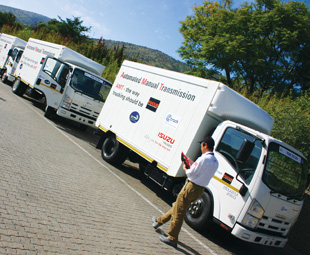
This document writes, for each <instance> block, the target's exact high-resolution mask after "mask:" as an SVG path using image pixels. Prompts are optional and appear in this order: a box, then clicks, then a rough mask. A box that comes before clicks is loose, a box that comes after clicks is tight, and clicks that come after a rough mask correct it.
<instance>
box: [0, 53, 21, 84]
mask: <svg viewBox="0 0 310 255" xmlns="http://www.w3.org/2000/svg"><path fill="white" fill-rule="evenodd" d="M23 52H24V49H23V48H20V47H14V48H13V49H10V50H9V52H8V58H7V60H6V62H5V65H4V66H3V68H2V69H1V74H2V82H3V83H13V82H14V80H15V76H14V73H15V71H16V68H17V66H18V63H19V61H20V59H21V57H22V55H23Z"/></svg>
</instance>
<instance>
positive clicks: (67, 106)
mask: <svg viewBox="0 0 310 255" xmlns="http://www.w3.org/2000/svg"><path fill="white" fill-rule="evenodd" d="M71 103H72V99H71V98H70V97H69V96H68V95H67V94H66V95H65V98H64V100H63V101H62V107H63V108H65V109H67V110H70V107H71Z"/></svg>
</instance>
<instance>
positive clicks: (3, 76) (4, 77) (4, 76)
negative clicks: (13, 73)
mask: <svg viewBox="0 0 310 255" xmlns="http://www.w3.org/2000/svg"><path fill="white" fill-rule="evenodd" d="M1 80H2V82H3V83H4V84H7V83H8V77H7V75H6V73H4V74H3V75H2V78H1Z"/></svg>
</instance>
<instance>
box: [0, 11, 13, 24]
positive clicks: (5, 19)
mask: <svg viewBox="0 0 310 255" xmlns="http://www.w3.org/2000/svg"><path fill="white" fill-rule="evenodd" d="M15 22H16V17H15V15H14V14H12V13H4V12H0V28H1V27H2V26H3V25H10V26H13V25H14V24H15Z"/></svg>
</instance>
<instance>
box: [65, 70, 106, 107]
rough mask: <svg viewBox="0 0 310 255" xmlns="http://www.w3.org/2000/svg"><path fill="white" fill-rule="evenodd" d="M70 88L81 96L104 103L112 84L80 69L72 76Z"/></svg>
mask: <svg viewBox="0 0 310 255" xmlns="http://www.w3.org/2000/svg"><path fill="white" fill-rule="evenodd" d="M70 85H71V87H72V88H73V89H75V90H76V91H78V92H81V93H82V94H85V95H87V96H90V97H92V98H94V99H96V100H100V101H102V102H105V100H106V98H107V96H108V94H109V92H110V89H111V87H112V84H111V83H109V82H107V81H105V80H103V79H100V78H98V77H96V76H94V75H92V74H90V73H87V72H85V71H83V70H80V69H77V68H76V69H75V70H74V73H73V75H72V79H71V83H70Z"/></svg>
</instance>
